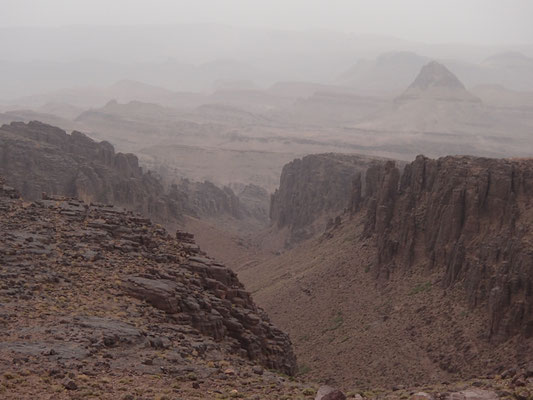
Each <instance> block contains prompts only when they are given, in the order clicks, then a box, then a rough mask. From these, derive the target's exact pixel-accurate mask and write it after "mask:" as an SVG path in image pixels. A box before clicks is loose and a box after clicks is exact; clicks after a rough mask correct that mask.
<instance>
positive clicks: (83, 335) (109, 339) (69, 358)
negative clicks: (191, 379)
mask: <svg viewBox="0 0 533 400" xmlns="http://www.w3.org/2000/svg"><path fill="white" fill-rule="evenodd" d="M0 212H1V213H2V215H3V216H5V218H4V217H3V218H1V219H0V276H1V277H2V280H1V281H2V282H3V283H2V285H0V310H1V313H0V319H1V321H2V323H1V324H0V335H1V336H2V343H1V344H0V360H3V361H1V362H0V365H1V366H2V368H5V365H4V364H5V363H9V364H11V360H12V359H19V358H24V357H26V358H24V359H25V360H26V361H20V362H21V363H22V364H24V366H25V367H26V368H28V367H29V368H30V369H31V368H33V366H32V365H33V364H35V365H37V366H39V368H42V367H43V366H46V367H49V368H51V369H54V368H55V369H59V370H64V369H65V368H71V369H77V370H78V371H79V372H77V373H82V374H85V375H95V374H98V375H101V374H105V373H107V372H109V371H112V372H114V374H115V375H116V374H118V375H122V374H124V373H128V374H129V373H132V372H133V373H134V374H140V375H143V374H146V373H151V374H163V375H164V376H170V377H172V376H179V375H184V374H185V373H190V372H195V373H197V374H203V375H206V374H208V375H209V374H211V375H213V374H214V375H216V374H217V373H218V372H220V371H218V372H217V369H216V368H215V367H214V366H213V365H214V364H213V362H214V361H217V360H218V361H222V362H224V360H227V364H226V365H230V363H235V362H237V361H235V360H238V359H240V360H241V361H242V360H243V359H244V360H246V359H248V360H252V361H254V362H255V363H260V364H262V365H263V366H265V367H267V368H272V369H277V370H280V371H283V372H285V373H287V374H293V373H294V372H295V368H296V362H295V357H294V355H293V352H292V347H291V342H290V340H289V338H288V336H287V335H286V334H284V333H283V332H281V331H280V330H278V329H277V328H276V327H274V326H273V325H272V324H271V323H270V321H269V319H268V316H267V315H266V314H265V313H264V312H263V311H262V310H261V309H259V308H258V307H257V306H256V305H255V303H254V302H253V300H252V298H251V296H250V294H249V293H248V292H246V291H245V290H244V288H243V286H242V284H241V283H240V282H239V280H238V279H237V277H236V275H235V273H233V272H232V271H231V270H229V269H228V268H226V267H225V266H224V265H222V264H220V263H217V262H216V261H214V260H212V259H210V258H208V257H207V256H205V255H204V254H203V253H201V252H200V250H199V249H198V246H196V245H195V244H194V242H193V240H192V237H191V235H187V234H185V233H182V232H178V234H177V235H176V237H171V236H170V235H169V234H168V233H167V232H166V231H165V230H164V229H162V228H160V227H159V226H156V225H152V223H151V222H150V221H149V220H148V219H145V218H142V217H141V216H139V215H137V214H134V213H132V212H130V211H126V210H124V209H121V208H117V207H113V206H104V205H93V204H92V205H89V204H86V203H84V202H82V201H80V200H76V199H73V198H63V197H57V196H48V197H45V198H44V199H43V200H40V201H37V202H33V203H29V202H25V201H22V200H21V199H19V198H17V193H16V191H15V190H14V189H12V188H11V187H8V186H6V185H5V184H4V182H3V181H0ZM21 332H24V333H23V334H21ZM163 353H164V356H161V354H163ZM17 357H18V358H17ZM143 357H148V359H150V360H153V359H154V358H156V359H157V362H156V361H149V362H148V361H147V362H144V360H145V358H143ZM158 357H159V358H158ZM195 360H196V361H195ZM202 360H203V361H202ZM209 360H211V361H212V364H213V365H210V366H209V365H208V366H207V367H206V365H205V363H207V361H209ZM202 363H203V364H202ZM237 364H238V362H237ZM67 365H71V366H70V367H68V366H67ZM72 365H74V366H72ZM66 366H67V367H66ZM3 370H5V369H3ZM111 375H113V374H111ZM63 376H64V375H63ZM213 379H215V378H213ZM215 380H216V379H215ZM213 382H214V381H213ZM115 398H117V397H115Z"/></svg>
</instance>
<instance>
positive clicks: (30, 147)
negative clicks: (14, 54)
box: [0, 121, 248, 224]
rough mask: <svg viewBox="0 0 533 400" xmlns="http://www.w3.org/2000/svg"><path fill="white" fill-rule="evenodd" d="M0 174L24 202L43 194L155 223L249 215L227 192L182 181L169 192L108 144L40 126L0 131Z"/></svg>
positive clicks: (18, 124) (16, 126)
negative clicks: (140, 216) (111, 206)
mask: <svg viewBox="0 0 533 400" xmlns="http://www.w3.org/2000/svg"><path fill="white" fill-rule="evenodd" d="M0 173H2V174H3V175H4V176H5V177H6V179H7V181H8V183H9V184H10V185H12V186H14V187H15V188H17V189H18V190H19V191H20V193H21V195H22V196H23V197H25V198H27V199H33V200H37V199H40V198H41V194H42V193H43V192H45V193H48V194H53V195H63V196H68V197H77V198H80V199H83V200H84V201H86V202H88V203H90V202H96V203H109V204H114V205H118V206H122V207H126V208H128V209H130V210H133V211H136V212H140V213H142V214H143V215H145V216H148V217H150V218H153V219H154V220H155V221H157V222H161V223H166V224H169V223H172V222H179V221H180V220H181V218H182V217H183V215H192V216H196V217H205V216H207V217H212V216H218V215H229V216H231V217H234V218H242V217H243V216H244V215H248V213H247V211H246V210H245V208H244V207H243V206H242V205H241V204H240V202H239V199H238V198H237V196H236V195H235V194H234V193H233V191H232V190H231V189H229V188H222V189H221V188H218V187H217V186H215V185H214V184H212V183H210V182H207V181H206V182H203V183H196V182H190V181H188V180H183V181H182V182H181V183H180V184H178V185H174V186H172V187H171V188H169V189H167V188H166V187H165V186H164V185H163V184H162V182H161V180H160V179H159V178H158V177H157V176H155V175H154V174H152V173H151V172H150V171H148V172H143V171H142V169H141V167H140V166H139V162H138V159H137V157H136V156H135V155H133V154H123V153H115V150H114V148H113V146H112V145H111V144H110V143H108V142H95V141H93V140H92V139H90V138H89V137H87V136H86V135H84V134H83V133H80V132H76V131H74V132H72V134H70V135H69V134H67V133H66V132H65V131H63V130H61V129H59V128H56V127H53V126H50V125H46V124H43V123H40V122H36V121H34V122H30V123H28V124H25V123H22V122H13V123H11V124H10V125H3V126H2V127H1V128H0Z"/></svg>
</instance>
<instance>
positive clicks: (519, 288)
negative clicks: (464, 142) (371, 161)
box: [352, 156, 533, 340]
mask: <svg viewBox="0 0 533 400" xmlns="http://www.w3.org/2000/svg"><path fill="white" fill-rule="evenodd" d="M360 186H361V185H360V183H359V184H358V183H356V185H354V194H353V199H354V200H353V202H352V208H353V210H354V211H356V210H359V209H361V210H362V211H361V212H366V213H367V214H366V215H367V217H366V223H365V236H371V235H373V236H374V237H375V240H376V244H377V256H376V263H375V265H374V272H375V274H376V277H377V278H378V279H380V280H384V281H386V280H387V279H388V278H389V277H390V276H391V275H392V274H395V273H402V272H405V271H408V270H410V269H413V268H415V267H422V268H424V269H427V270H435V269H437V268H441V269H442V271H443V278H442V285H443V286H444V287H445V288H450V287H454V286H456V285H462V287H463V288H464V290H465V292H466V296H467V298H468V302H469V304H470V306H471V307H473V308H476V307H480V308H482V309H484V310H486V314H487V319H488V322H487V324H488V326H487V332H486V336H487V337H488V338H490V339H491V340H503V339H506V338H509V337H510V336H512V335H514V334H522V335H524V336H526V337H531V336H533V244H532V243H533V242H532V238H533V222H532V221H533V161H532V160H531V159H516V160H503V159H488V158H475V157H468V156H464V157H444V158H440V159H438V160H432V159H428V158H426V157H423V156H418V157H417V158H416V160H415V161H414V162H412V163H411V164H408V165H407V166H406V167H405V170H404V172H403V174H402V176H401V178H400V170H399V169H398V168H397V167H396V166H395V165H394V163H392V162H389V163H386V164H382V165H376V166H373V167H371V168H370V169H369V170H368V172H367V174H366V192H365V193H364V194H362V193H361V190H360V189H359V187H360Z"/></svg>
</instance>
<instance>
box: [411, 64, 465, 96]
mask: <svg viewBox="0 0 533 400" xmlns="http://www.w3.org/2000/svg"><path fill="white" fill-rule="evenodd" d="M433 87H442V88H449V89H463V90H464V89H465V86H464V85H463V84H462V83H461V81H460V80H459V79H457V77H456V76H455V75H454V74H452V73H451V72H450V70H448V68H446V67H445V66H444V65H442V64H440V63H438V62H437V61H431V62H430V63H428V64H426V65H424V66H423V67H422V69H421V70H420V72H419V74H418V76H417V77H416V79H415V80H414V82H413V83H412V84H411V85H410V86H409V88H412V89H415V88H416V89H422V90H426V89H430V88H433Z"/></svg>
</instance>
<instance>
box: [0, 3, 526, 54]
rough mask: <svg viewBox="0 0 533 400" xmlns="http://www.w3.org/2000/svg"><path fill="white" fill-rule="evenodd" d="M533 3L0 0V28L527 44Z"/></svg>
mask: <svg viewBox="0 0 533 400" xmlns="http://www.w3.org/2000/svg"><path fill="white" fill-rule="evenodd" d="M532 16H533V0H366V1H362V0H0V26H58V25H70V24H89V25H99V24H104V25H110V24H111V25H113V24H119V25H124V24H172V23H223V24H227V25H233V26H252V27H253V26H257V27H270V28H272V27H274V28H282V29H298V30H301V29H312V28H326V29H334V30H339V31H344V32H354V33H362V34H365V33H371V34H381V35H389V36H396V37H400V38H404V39H409V40H417V41H423V42H433V43H435V42H462V43H473V44H511V43H532V42H533V23H532V21H531V19H532Z"/></svg>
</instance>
